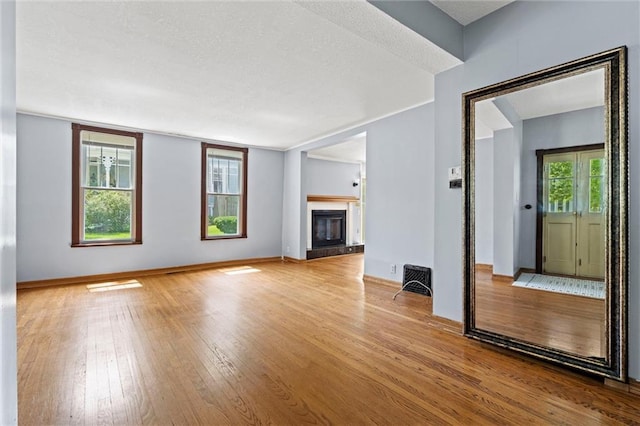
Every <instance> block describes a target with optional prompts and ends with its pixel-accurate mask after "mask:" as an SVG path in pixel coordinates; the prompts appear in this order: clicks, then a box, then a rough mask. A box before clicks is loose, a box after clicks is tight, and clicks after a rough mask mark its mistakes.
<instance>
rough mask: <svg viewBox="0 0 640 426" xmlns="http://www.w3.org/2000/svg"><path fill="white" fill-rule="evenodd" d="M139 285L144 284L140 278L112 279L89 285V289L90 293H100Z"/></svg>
mask: <svg viewBox="0 0 640 426" xmlns="http://www.w3.org/2000/svg"><path fill="white" fill-rule="evenodd" d="M138 287H142V284H140V282H139V281H138V280H127V281H110V282H106V283H99V284H88V285H87V289H88V290H89V293H98V292H103V291H112V290H124V289H127V288H138Z"/></svg>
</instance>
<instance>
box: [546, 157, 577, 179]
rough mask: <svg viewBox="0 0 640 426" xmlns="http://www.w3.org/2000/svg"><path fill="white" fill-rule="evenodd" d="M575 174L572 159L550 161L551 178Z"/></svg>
mask: <svg viewBox="0 0 640 426" xmlns="http://www.w3.org/2000/svg"><path fill="white" fill-rule="evenodd" d="M572 176H573V162H572V161H556V162H553V163H549V178H550V179H553V178H563V177H572Z"/></svg>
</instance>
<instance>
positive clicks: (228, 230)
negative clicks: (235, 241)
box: [207, 195, 240, 237]
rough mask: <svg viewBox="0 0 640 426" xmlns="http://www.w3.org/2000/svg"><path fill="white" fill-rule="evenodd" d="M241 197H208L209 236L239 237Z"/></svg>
mask: <svg viewBox="0 0 640 426" xmlns="http://www.w3.org/2000/svg"><path fill="white" fill-rule="evenodd" d="M239 212H240V196H238V195H207V217H208V223H207V236H208V237H212V236H216V235H237V234H238V223H239V222H240V215H239Z"/></svg>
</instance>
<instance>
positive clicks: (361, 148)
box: [308, 133, 367, 164]
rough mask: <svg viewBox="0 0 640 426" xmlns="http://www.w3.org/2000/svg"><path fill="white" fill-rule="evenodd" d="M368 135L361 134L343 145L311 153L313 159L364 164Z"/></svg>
mask: <svg viewBox="0 0 640 426" xmlns="http://www.w3.org/2000/svg"><path fill="white" fill-rule="evenodd" d="M366 142H367V135H366V133H361V134H359V135H356V136H354V137H352V138H349V139H347V140H345V141H343V142H341V143H337V144H335V145H330V146H326V147H324V148H318V149H314V150H313V151H309V153H308V155H309V157H311V158H319V159H323V160H334V161H347V162H351V163H361V164H364V163H365V161H366V158H367V155H366V153H367V147H366Z"/></svg>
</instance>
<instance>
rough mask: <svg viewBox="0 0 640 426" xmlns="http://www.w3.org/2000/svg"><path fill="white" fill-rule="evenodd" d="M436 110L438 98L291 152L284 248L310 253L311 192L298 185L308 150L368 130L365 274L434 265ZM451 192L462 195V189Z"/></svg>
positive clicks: (303, 178) (397, 277) (381, 274)
mask: <svg viewBox="0 0 640 426" xmlns="http://www.w3.org/2000/svg"><path fill="white" fill-rule="evenodd" d="M433 111H434V106H433V103H430V104H427V105H422V106H418V107H415V108H412V109H410V110H407V111H404V112H401V113H398V114H395V115H393V116H391V117H387V118H384V119H381V120H378V121H375V122H372V123H369V124H366V125H363V126H358V127H356V128H353V129H350V130H348V131H345V132H341V133H338V134H335V135H332V136H329V137H326V138H322V139H320V140H317V141H314V142H311V143H309V144H306V145H304V146H301V147H299V148H296V149H294V150H290V151H287V152H286V155H285V157H286V159H285V207H284V210H285V217H284V225H283V226H284V232H283V253H285V255H288V254H287V252H286V248H287V247H289V249H290V253H291V254H293V255H294V256H295V255H296V254H297V256H298V257H297V258H298V259H303V258H305V256H306V253H305V252H304V246H306V236H307V223H306V220H304V216H303V217H302V218H300V214H301V213H302V214H303V215H305V214H306V196H307V194H308V193H310V192H306V191H307V188H301V185H300V184H299V182H303V183H304V185H302V186H306V184H307V173H308V170H307V168H308V160H307V158H306V152H307V151H311V150H314V149H317V148H321V147H324V146H329V145H332V144H336V143H340V142H343V141H345V140H347V139H349V138H351V137H353V136H355V135H357V134H360V133H363V132H366V133H367V194H366V197H367V206H366V212H365V221H366V223H365V227H366V235H367V240H366V243H365V244H366V247H365V274H366V275H372V276H376V277H380V278H385V279H390V280H395V281H402V265H404V264H405V263H411V264H418V265H423V266H428V267H430V266H431V265H432V264H433V251H434V244H433V232H434V231H433V230H434V217H433V205H434V196H433V186H432V185H431V182H433V164H434V163H433V160H434V153H433V147H434V142H433V128H434V124H433V121H434V117H433ZM458 164H459V160H458ZM446 173H447V172H446V170H445V171H444V176H445V177H446ZM296 179H297V181H296ZM447 188H448V183H447ZM452 192H455V193H456V194H460V190H452ZM301 200H304V202H305V204H302V203H301ZM301 236H302V238H303V240H302V241H300V237H301ZM301 247H302V250H300V248H301ZM294 256H292V257H294ZM458 263H459V262H458ZM392 264H395V265H397V269H396V271H397V272H396V273H395V274H391V272H390V271H391V265H392Z"/></svg>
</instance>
